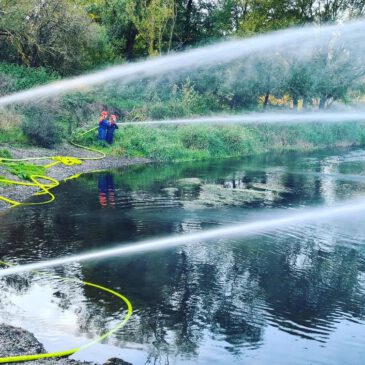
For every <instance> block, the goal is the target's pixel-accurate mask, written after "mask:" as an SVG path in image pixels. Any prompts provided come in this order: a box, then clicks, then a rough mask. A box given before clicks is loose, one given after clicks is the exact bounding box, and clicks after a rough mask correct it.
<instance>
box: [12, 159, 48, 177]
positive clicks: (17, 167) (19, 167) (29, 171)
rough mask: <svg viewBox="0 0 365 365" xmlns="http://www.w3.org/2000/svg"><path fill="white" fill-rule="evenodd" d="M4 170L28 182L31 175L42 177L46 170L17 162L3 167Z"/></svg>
mask: <svg viewBox="0 0 365 365" xmlns="http://www.w3.org/2000/svg"><path fill="white" fill-rule="evenodd" d="M5 166H6V169H7V170H8V171H9V172H10V173H11V174H13V175H15V176H18V177H19V178H20V179H23V180H30V179H31V176H32V175H38V176H44V175H45V173H46V169H45V168H44V167H43V166H38V165H33V164H30V163H26V162H18V163H14V164H9V165H5Z"/></svg>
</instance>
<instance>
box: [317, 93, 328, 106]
mask: <svg viewBox="0 0 365 365" xmlns="http://www.w3.org/2000/svg"><path fill="white" fill-rule="evenodd" d="M326 101H327V96H325V95H322V96H321V98H320V99H319V109H324V108H325V106H326Z"/></svg>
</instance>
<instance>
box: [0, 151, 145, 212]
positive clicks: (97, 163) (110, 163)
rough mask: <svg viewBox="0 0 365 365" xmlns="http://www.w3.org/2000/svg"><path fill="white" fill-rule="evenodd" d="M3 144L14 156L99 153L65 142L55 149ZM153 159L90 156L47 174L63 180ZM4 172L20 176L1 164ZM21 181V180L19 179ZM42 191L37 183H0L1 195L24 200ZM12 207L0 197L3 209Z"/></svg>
mask: <svg viewBox="0 0 365 365" xmlns="http://www.w3.org/2000/svg"><path fill="white" fill-rule="evenodd" d="M0 148H6V149H7V150H8V151H9V152H10V153H11V156H12V158H27V157H43V156H49V157H52V156H70V157H76V158H77V157H79V158H85V157H99V156H100V155H98V154H97V153H93V152H89V151H86V150H82V149H80V148H77V147H74V146H71V145H68V144H64V145H62V146H58V147H57V148H55V149H45V148H17V147H11V146H9V145H0ZM29 162H30V163H33V164H40V165H46V164H49V163H52V162H54V161H53V160H52V159H51V158H49V159H45V160H36V161H29ZM151 162H152V161H150V160H148V159H146V158H126V157H113V156H107V157H105V158H103V159H100V160H86V161H83V163H82V164H81V165H72V166H65V165H63V164H62V163H60V164H57V165H55V166H53V167H51V168H49V169H47V176H49V177H51V178H54V179H56V180H58V181H59V182H62V181H63V180H65V179H67V178H69V177H71V176H74V175H76V174H82V173H87V172H92V171H95V170H107V169H113V168H120V167H126V166H131V165H137V164H146V163H151ZM0 176H3V177H5V178H7V179H10V180H19V179H18V178H17V177H15V176H14V175H11V174H10V173H9V172H7V170H6V169H5V168H4V167H3V166H1V165H0ZM19 181H20V180H19ZM37 191H39V189H38V188H37V187H27V186H20V185H2V184H0V195H1V196H4V197H6V198H8V199H11V200H14V201H18V202H24V201H26V200H27V199H29V198H30V197H31V196H32V195H33V194H34V193H36V192H37ZM9 207H11V205H9V204H8V203H5V202H4V201H1V200H0V211H5V210H6V209H8V208H9Z"/></svg>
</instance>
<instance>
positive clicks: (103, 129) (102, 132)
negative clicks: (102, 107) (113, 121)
mask: <svg viewBox="0 0 365 365" xmlns="http://www.w3.org/2000/svg"><path fill="white" fill-rule="evenodd" d="M109 126H110V124H109V122H108V121H107V120H106V119H103V120H101V121H100V122H99V129H98V139H99V140H101V141H105V139H106V134H107V131H108V127H109Z"/></svg>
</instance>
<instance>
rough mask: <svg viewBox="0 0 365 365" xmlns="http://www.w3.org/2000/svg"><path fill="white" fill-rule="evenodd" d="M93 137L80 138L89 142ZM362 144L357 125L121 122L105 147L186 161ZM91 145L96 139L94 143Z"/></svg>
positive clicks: (114, 151)
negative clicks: (141, 124) (138, 124)
mask: <svg viewBox="0 0 365 365" xmlns="http://www.w3.org/2000/svg"><path fill="white" fill-rule="evenodd" d="M95 140H96V136H95V135H91V134H90V135H88V136H84V137H82V139H81V140H80V141H83V142H86V143H90V142H91V143H92V142H93V141H95ZM364 142H365V128H364V124H362V123H344V124H340V123H338V124H324V123H311V124H298V125H292V126H285V125H280V126H273V125H271V124H270V125H258V126H252V127H249V126H242V125H228V126H205V125H204V126H203V125H202V126H197V125H194V126H192V125H190V126H189V125H187V126H160V127H150V126H146V127H143V126H125V127H123V126H121V127H120V128H119V129H118V131H117V132H116V135H115V142H114V144H113V145H112V146H110V147H108V148H107V149H106V152H107V153H110V154H112V155H115V156H121V155H122V156H127V157H146V158H150V159H152V160H155V161H160V162H169V161H189V160H206V159H212V158H213V159H216V158H228V157H243V156H248V155H252V154H256V153H262V152H268V151H280V150H305V149H319V148H327V147H335V146H359V145H362V144H364ZM94 143H95V142H94Z"/></svg>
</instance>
